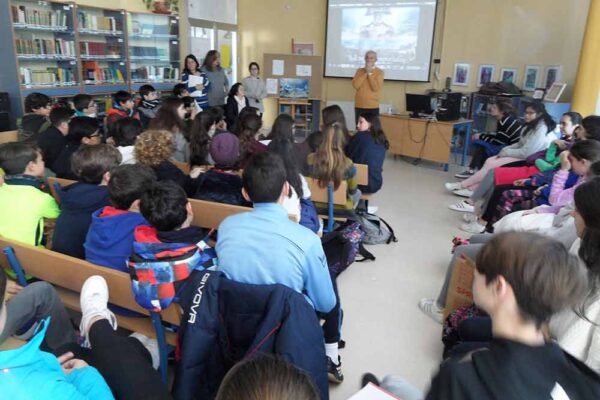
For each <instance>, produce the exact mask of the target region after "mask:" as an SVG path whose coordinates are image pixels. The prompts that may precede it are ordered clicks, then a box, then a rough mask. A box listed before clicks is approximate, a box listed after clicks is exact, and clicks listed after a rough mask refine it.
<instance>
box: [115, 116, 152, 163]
mask: <svg viewBox="0 0 600 400" xmlns="http://www.w3.org/2000/svg"><path fill="white" fill-rule="evenodd" d="M112 128H113V131H112V134H111V136H112V138H113V141H114V143H115V146H116V147H117V150H119V153H121V156H122V158H123V160H122V161H121V164H135V163H136V160H135V151H134V145H135V139H137V137H138V136H139V135H140V133H142V131H143V130H144V129H143V128H142V124H141V122H140V121H138V120H137V119H135V118H131V117H126V118H123V119H120V120H118V121H116V122H115V123H114V124H113V126H112Z"/></svg>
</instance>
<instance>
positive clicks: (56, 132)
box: [37, 107, 72, 167]
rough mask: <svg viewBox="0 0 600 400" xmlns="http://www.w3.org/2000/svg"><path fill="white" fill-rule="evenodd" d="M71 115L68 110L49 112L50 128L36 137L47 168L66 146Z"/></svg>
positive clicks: (59, 108)
mask: <svg viewBox="0 0 600 400" xmlns="http://www.w3.org/2000/svg"><path fill="white" fill-rule="evenodd" d="M71 115H72V112H71V110H69V109H68V108H64V107H58V108H55V109H54V110H52V111H51V112H50V122H51V123H52V126H51V127H49V128H48V129H46V130H45V131H44V132H42V134H41V135H40V136H39V137H38V141H37V144H38V146H39V147H40V150H42V155H43V157H44V163H45V164H46V166H47V167H50V166H52V165H53V164H54V162H55V161H56V159H57V158H58V155H59V154H60V152H61V151H62V149H63V147H65V146H66V145H67V135H68V134H69V122H70V121H71Z"/></svg>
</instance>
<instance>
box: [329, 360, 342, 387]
mask: <svg viewBox="0 0 600 400" xmlns="http://www.w3.org/2000/svg"><path fill="white" fill-rule="evenodd" d="M327 376H328V377H329V382H333V383H342V382H343V381H344V374H342V358H341V357H340V356H338V363H337V364H336V363H334V362H333V361H332V360H331V358H329V357H327Z"/></svg>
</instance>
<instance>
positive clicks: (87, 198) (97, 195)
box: [60, 182, 109, 213]
mask: <svg viewBox="0 0 600 400" xmlns="http://www.w3.org/2000/svg"><path fill="white" fill-rule="evenodd" d="M60 204H61V208H64V209H68V210H71V211H87V212H89V213H92V212H94V211H96V210H98V209H99V208H102V207H104V206H106V205H107V204H109V199H108V188H107V187H106V186H98V185H93V184H90V183H83V182H77V183H74V184H72V185H69V186H66V187H63V188H61V191H60Z"/></svg>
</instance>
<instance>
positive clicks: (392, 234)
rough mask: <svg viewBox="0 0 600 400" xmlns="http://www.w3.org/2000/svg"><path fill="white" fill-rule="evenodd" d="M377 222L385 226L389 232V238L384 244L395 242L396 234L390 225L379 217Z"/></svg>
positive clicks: (396, 239)
mask: <svg viewBox="0 0 600 400" xmlns="http://www.w3.org/2000/svg"><path fill="white" fill-rule="evenodd" d="M378 217H379V216H378ZM379 221H381V222H383V224H384V225H385V226H386V228H388V230H389V231H390V238H389V239H388V241H387V242H386V244H390V243H391V242H397V241H398V238H397V237H396V234H395V233H394V229H392V227H391V226H390V224H388V223H387V221H386V220H385V219H383V218H381V217H379Z"/></svg>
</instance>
